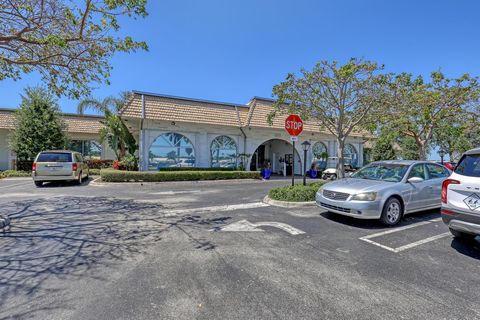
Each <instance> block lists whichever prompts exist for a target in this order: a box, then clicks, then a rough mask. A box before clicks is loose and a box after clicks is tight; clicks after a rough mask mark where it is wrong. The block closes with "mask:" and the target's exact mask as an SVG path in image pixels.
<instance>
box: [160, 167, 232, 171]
mask: <svg viewBox="0 0 480 320" xmlns="http://www.w3.org/2000/svg"><path fill="white" fill-rule="evenodd" d="M236 170H237V168H210V167H208V168H197V167H170V168H159V169H158V171H236Z"/></svg>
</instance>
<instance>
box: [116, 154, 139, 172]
mask: <svg viewBox="0 0 480 320" xmlns="http://www.w3.org/2000/svg"><path fill="white" fill-rule="evenodd" d="M119 169H120V170H127V171H137V170H138V158H137V157H135V156H134V155H131V154H127V155H126V156H125V157H123V159H122V161H120V164H119Z"/></svg>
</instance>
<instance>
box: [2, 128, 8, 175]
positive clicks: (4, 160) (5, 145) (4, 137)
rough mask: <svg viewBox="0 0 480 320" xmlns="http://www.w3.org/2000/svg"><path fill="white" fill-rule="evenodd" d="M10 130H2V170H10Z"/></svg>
mask: <svg viewBox="0 0 480 320" xmlns="http://www.w3.org/2000/svg"><path fill="white" fill-rule="evenodd" d="M7 138H8V130H4V129H0V170H7V169H9V155H10V150H9V149H8V139H7Z"/></svg>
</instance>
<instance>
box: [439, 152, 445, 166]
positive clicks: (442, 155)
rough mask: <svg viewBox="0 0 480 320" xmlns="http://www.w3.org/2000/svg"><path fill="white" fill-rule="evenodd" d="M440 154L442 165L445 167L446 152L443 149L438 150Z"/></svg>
mask: <svg viewBox="0 0 480 320" xmlns="http://www.w3.org/2000/svg"><path fill="white" fill-rule="evenodd" d="M438 154H439V155H440V163H441V164H442V165H443V157H444V156H445V151H444V150H443V149H440V150H438Z"/></svg>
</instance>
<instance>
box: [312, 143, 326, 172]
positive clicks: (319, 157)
mask: <svg viewBox="0 0 480 320" xmlns="http://www.w3.org/2000/svg"><path fill="white" fill-rule="evenodd" d="M312 153H313V162H314V163H315V164H316V166H317V168H319V169H325V168H326V167H327V161H328V149H327V146H326V145H325V144H324V143H323V142H315V143H314V144H313V147H312Z"/></svg>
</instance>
